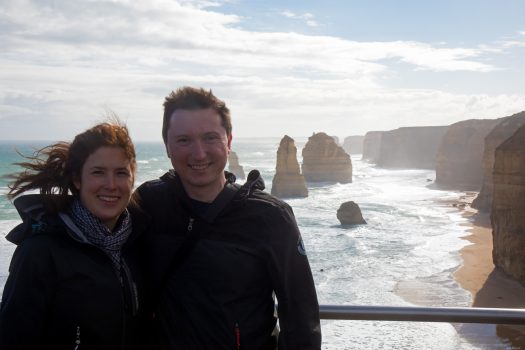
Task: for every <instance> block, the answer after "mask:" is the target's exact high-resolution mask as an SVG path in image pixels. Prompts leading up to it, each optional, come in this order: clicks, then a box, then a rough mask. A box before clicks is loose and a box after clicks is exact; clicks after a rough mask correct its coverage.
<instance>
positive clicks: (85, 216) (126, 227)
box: [71, 199, 131, 275]
mask: <svg viewBox="0 0 525 350" xmlns="http://www.w3.org/2000/svg"><path fill="white" fill-rule="evenodd" d="M122 215H123V217H122V218H121V220H120V225H119V227H117V229H116V230H114V231H113V232H111V231H110V230H109V229H108V228H107V226H106V225H104V224H103V223H102V222H101V221H100V219H99V218H97V217H95V216H94V215H93V214H91V212H90V211H89V210H88V209H86V207H84V206H83V205H82V203H81V202H80V200H79V199H75V200H74V201H73V203H72V204H71V219H72V220H73V222H74V223H75V225H77V226H78V227H79V228H80V229H81V230H82V232H83V233H84V235H85V236H86V238H87V239H88V241H89V242H91V243H92V244H94V245H95V246H97V247H99V248H100V249H102V250H103V251H104V252H105V253H106V254H107V255H108V256H109V257H110V258H111V261H112V262H113V265H114V266H115V269H116V270H117V272H118V273H119V275H120V268H121V256H120V253H121V249H122V246H123V245H124V243H126V241H127V240H128V237H129V235H130V234H131V216H130V215H129V212H128V210H127V209H126V210H124V212H123V213H122Z"/></svg>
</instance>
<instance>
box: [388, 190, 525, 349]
mask: <svg viewBox="0 0 525 350" xmlns="http://www.w3.org/2000/svg"><path fill="white" fill-rule="evenodd" d="M477 194H478V193H477V192H466V193H465V195H464V196H462V197H460V198H459V199H458V200H456V201H445V202H443V203H441V204H444V205H446V206H450V207H451V208H456V209H457V210H459V211H460V213H461V214H462V215H463V216H464V217H465V218H466V219H468V222H466V223H464V224H462V225H464V226H465V227H467V229H466V235H464V236H463V237H461V239H464V240H466V241H468V242H469V243H467V244H466V245H465V246H464V247H463V248H461V249H460V250H459V251H458V253H459V256H460V259H461V262H460V265H459V266H458V267H457V268H456V269H455V270H454V271H453V272H452V278H453V280H454V281H455V282H456V283H457V284H458V287H459V288H461V289H463V290H465V291H467V292H469V293H470V296H471V299H470V302H469V306H470V307H480V308H511V309H514V308H519V309H525V287H524V286H522V285H521V284H520V283H519V282H517V281H515V280H513V279H511V278H510V277H508V276H507V275H505V273H503V272H502V271H501V270H499V269H497V268H496V267H495V266H494V264H493V262H492V227H491V223H490V214H489V213H479V212H478V210H477V209H474V208H472V207H471V206H470V205H471V203H472V201H473V199H474V198H475V197H476V196H477ZM436 283H437V284H436ZM439 284H440V283H439V281H435V280H430V281H427V280H425V279H417V280H407V281H400V282H398V283H397V285H396V287H395V293H396V294H397V295H399V296H400V297H402V298H403V299H405V300H406V301H408V302H410V303H412V304H415V305H423V306H438V307H439V306H451V307H453V306H457V305H443V303H442V300H440V288H439ZM452 325H453V326H454V327H455V328H456V330H457V332H458V334H459V335H460V336H461V337H462V338H463V339H465V340H466V341H468V342H473V343H476V344H478V343H479V344H483V343H484V340H483V339H484V338H485V337H488V338H490V337H491V336H492V337H494V338H499V340H500V341H501V342H502V343H503V344H504V345H507V346H508V347H505V349H511V350H512V349H525V325H523V326H521V325H489V324H454V323H453V324H452ZM487 340H488V341H489V342H490V340H489V339H487ZM485 345H487V344H485Z"/></svg>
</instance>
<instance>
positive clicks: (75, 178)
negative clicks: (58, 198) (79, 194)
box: [73, 175, 80, 191]
mask: <svg viewBox="0 0 525 350" xmlns="http://www.w3.org/2000/svg"><path fill="white" fill-rule="evenodd" d="M73 185H74V186H75V188H76V189H77V190H78V191H80V176H77V175H75V176H73Z"/></svg>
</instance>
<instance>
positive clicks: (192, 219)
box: [187, 217, 195, 233]
mask: <svg viewBox="0 0 525 350" xmlns="http://www.w3.org/2000/svg"><path fill="white" fill-rule="evenodd" d="M194 221H195V219H194V218H192V217H190V221H189V222H188V228H187V230H188V233H190V232H191V231H192V230H193V222H194Z"/></svg>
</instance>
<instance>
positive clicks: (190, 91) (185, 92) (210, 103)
mask: <svg viewBox="0 0 525 350" xmlns="http://www.w3.org/2000/svg"><path fill="white" fill-rule="evenodd" d="M163 105H164V118H163V120H162V139H163V140H164V144H167V142H168V129H169V127H170V119H171V116H172V115H173V112H175V111H176V110H177V109H188V110H195V109H207V108H212V109H213V110H215V111H216V112H217V113H218V114H219V116H220V117H221V124H222V126H223V127H224V129H226V135H228V136H230V135H231V132H232V121H231V116H230V110H229V109H228V107H226V103H224V101H222V100H220V99H219V98H217V97H216V96H215V95H214V94H213V93H212V91H211V90H209V91H206V90H204V89H203V88H200V89H197V88H193V87H189V86H184V87H182V88H179V89H177V90H176V91H172V92H171V93H170V94H169V95H168V96H166V99H165V100H164V104H163Z"/></svg>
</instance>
